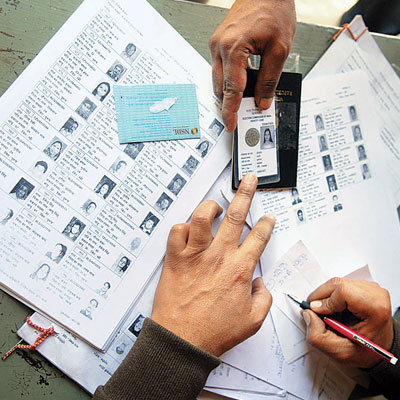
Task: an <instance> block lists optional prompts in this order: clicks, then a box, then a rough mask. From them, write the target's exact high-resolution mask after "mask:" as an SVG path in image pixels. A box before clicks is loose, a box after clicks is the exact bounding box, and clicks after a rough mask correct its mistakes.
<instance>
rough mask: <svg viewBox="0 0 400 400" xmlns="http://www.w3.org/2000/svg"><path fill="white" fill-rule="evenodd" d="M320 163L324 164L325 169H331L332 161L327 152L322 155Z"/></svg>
mask: <svg viewBox="0 0 400 400" xmlns="http://www.w3.org/2000/svg"><path fill="white" fill-rule="evenodd" d="M322 164H323V165H324V170H325V171H332V169H333V167H332V161H331V156H330V155H329V154H327V155H326V156H322Z"/></svg>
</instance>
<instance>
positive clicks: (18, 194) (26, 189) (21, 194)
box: [10, 178, 35, 201]
mask: <svg viewBox="0 0 400 400" xmlns="http://www.w3.org/2000/svg"><path fill="white" fill-rule="evenodd" d="M34 188H35V186H33V185H32V184H31V183H29V182H28V181H27V180H26V179H24V178H21V179H20V180H19V181H18V183H17V184H16V185H15V186H14V187H13V188H12V189H11V191H10V196H11V197H12V198H13V199H15V200H20V201H25V200H26V199H27V198H28V196H29V195H30V194H31V192H32V190H33V189H34Z"/></svg>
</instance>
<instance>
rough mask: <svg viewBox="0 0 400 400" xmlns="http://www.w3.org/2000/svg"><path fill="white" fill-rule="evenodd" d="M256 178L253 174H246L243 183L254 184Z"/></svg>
mask: <svg viewBox="0 0 400 400" xmlns="http://www.w3.org/2000/svg"><path fill="white" fill-rule="evenodd" d="M256 179H257V177H256V176H255V175H254V174H246V175H245V176H244V178H243V182H244V183H253V182H255V181H256Z"/></svg>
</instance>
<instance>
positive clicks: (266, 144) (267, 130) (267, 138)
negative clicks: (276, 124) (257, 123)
mask: <svg viewBox="0 0 400 400" xmlns="http://www.w3.org/2000/svg"><path fill="white" fill-rule="evenodd" d="M260 131H261V140H260V146H261V150H265V149H273V148H274V147H275V142H274V135H273V128H272V127H271V126H262V127H261V129H260Z"/></svg>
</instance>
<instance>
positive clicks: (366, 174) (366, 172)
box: [361, 164, 371, 180]
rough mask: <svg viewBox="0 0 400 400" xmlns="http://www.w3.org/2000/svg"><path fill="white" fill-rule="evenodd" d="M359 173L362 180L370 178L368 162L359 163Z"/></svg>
mask: <svg viewBox="0 0 400 400" xmlns="http://www.w3.org/2000/svg"><path fill="white" fill-rule="evenodd" d="M361 173H362V177H363V179H364V180H366V179H370V178H371V172H370V171H369V167H368V164H363V165H361Z"/></svg>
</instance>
